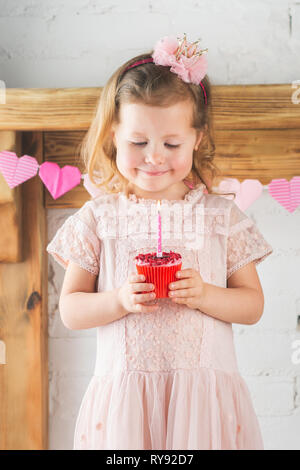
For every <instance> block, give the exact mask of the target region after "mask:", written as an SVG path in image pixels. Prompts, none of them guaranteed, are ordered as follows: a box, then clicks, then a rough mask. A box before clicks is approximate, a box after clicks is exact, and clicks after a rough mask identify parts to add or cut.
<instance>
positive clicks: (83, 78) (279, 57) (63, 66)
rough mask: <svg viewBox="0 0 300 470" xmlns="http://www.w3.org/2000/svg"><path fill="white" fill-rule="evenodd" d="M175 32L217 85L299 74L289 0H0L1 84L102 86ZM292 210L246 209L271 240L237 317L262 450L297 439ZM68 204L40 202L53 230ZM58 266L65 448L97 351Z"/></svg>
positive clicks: (296, 28)
mask: <svg viewBox="0 0 300 470" xmlns="http://www.w3.org/2000/svg"><path fill="white" fill-rule="evenodd" d="M129 25H130V26H129ZM112 31H114V32H116V34H115V35H114V36H113V35H112ZM183 32H186V33H187V34H188V38H190V39H193V40H196V39H198V38H199V37H201V38H202V42H201V44H202V47H208V50H209V51H208V52H209V54H208V62H209V76H210V77H211V79H212V82H213V83H214V84H216V85H217V84H256V83H260V84H262V83H269V84H272V83H292V81H295V80H299V79H300V76H299V70H300V67H299V65H300V59H299V46H300V4H299V2H296V1H295V2H293V1H287V0H263V1H261V0H253V1H251V2H249V1H241V0H227V1H225V0H216V1H214V2H211V1H209V0H202V1H201V0H199V1H196V0H194V1H193V0H185V1H184V2H177V1H174V0H173V1H172V0H165V1H161V0H160V1H158V0H153V1H147V0H139V1H138V0H135V1H127V2H124V1H121V0H116V1H104V0H103V1H96V0H90V1H89V0H51V1H50V0H44V1H43V2H41V1H40V0H0V80H3V81H4V82H5V84H6V87H7V88H13V87H22V88H23V87H24V88H26V87H28V88H36V87H41V88H48V87H49V88H51V87H86V86H103V85H104V83H105V82H106V80H107V79H108V77H109V76H110V74H111V73H112V72H113V71H114V70H115V68H116V67H117V66H119V65H120V64H121V63H122V62H123V61H125V60H128V59H129V58H130V57H132V56H133V55H136V54H138V53H141V52H143V51H147V50H149V49H150V48H152V47H153V45H154V43H155V41H156V40H157V39H158V38H160V37H161V36H164V35H167V34H182V33H183ZM291 90H292V88H291ZM299 106H300V105H299ZM299 210H300V209H299V208H298V209H297V210H296V211H295V212H294V214H289V213H288V212H287V211H285V210H284V209H283V208H281V207H280V206H279V205H278V204H277V203H276V202H275V201H274V200H272V198H271V197H270V196H269V194H268V193H267V191H264V193H263V195H262V197H261V198H260V199H259V200H258V201H256V202H255V203H254V204H253V205H252V206H251V207H250V208H249V209H248V210H247V211H246V213H247V214H248V215H250V216H251V217H253V219H254V220H255V222H256V223H257V225H258V227H259V229H260V230H261V232H262V233H263V234H264V235H265V237H266V239H267V240H268V241H269V242H270V244H271V245H272V246H273V247H274V254H273V256H272V257H270V259H267V260H265V261H264V262H263V263H262V265H259V266H258V268H257V269H258V273H259V275H260V279H261V283H262V286H263V289H264V294H265V309H264V315H263V317H262V318H261V320H260V321H259V322H258V323H257V324H256V325H252V326H246V325H234V336H235V344H236V349H237V356H238V361H239V366H240V371H241V374H242V375H243V377H244V378H245V380H246V381H247V384H248V385H249V389H250V392H251V396H252V397H253V403H254V407H255V409H256V411H257V414H258V418H259V421H260V424H261V427H262V432H263V438H264V443H265V448H266V449H298V450H299V449H300V398H299V397H300V365H299V364H298V365H296V364H293V363H292V361H291V354H292V351H293V350H292V342H293V340H295V339H299V338H300V331H299V330H296V317H297V314H298V315H300V289H299V267H300V263H299V261H300V236H299V235H300V234H299V230H300V229H299V227H300V213H299ZM73 212H74V211H73V210H64V211H59V210H49V211H48V217H49V221H48V223H49V234H48V236H49V240H50V239H51V238H52V236H53V235H54V233H55V232H56V230H57V228H58V227H59V226H60V225H61V224H62V222H63V220H64V219H65V218H66V217H67V216H68V215H70V214H72V213H73ZM63 275H64V271H63V269H62V268H61V267H60V266H59V265H57V264H56V263H55V262H54V261H52V259H50V260H49V361H50V363H49V381H50V383H49V387H50V410H49V412H50V430H49V433H50V441H49V448H50V449H71V448H72V444H73V432H74V425H75V419H76V416H77V412H78V410H79V406H80V402H81V399H82V397H83V394H84V392H85V389H86V387H87V385H88V382H89V379H90V377H91V375H92V372H93V367H94V363H95V353H96V338H95V330H93V329H91V330H81V331H71V330H68V329H67V328H65V327H64V325H63V324H62V322H61V319H60V316H59V311H58V296H59V292H60V288H61V285H62V281H63Z"/></svg>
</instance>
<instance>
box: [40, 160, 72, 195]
mask: <svg viewBox="0 0 300 470" xmlns="http://www.w3.org/2000/svg"><path fill="white" fill-rule="evenodd" d="M39 177H40V178H41V180H42V181H43V183H44V185H45V186H46V188H47V189H48V191H49V193H50V194H51V196H52V197H53V199H57V198H59V197H60V196H62V195H63V194H65V193H67V192H68V191H70V190H71V189H72V188H74V187H75V186H77V185H78V184H79V183H80V180H81V173H80V171H79V169H78V168H77V167H76V166H70V165H65V166H64V167H63V168H60V167H59V166H58V165H57V163H52V162H44V163H42V164H41V165H40V170H39Z"/></svg>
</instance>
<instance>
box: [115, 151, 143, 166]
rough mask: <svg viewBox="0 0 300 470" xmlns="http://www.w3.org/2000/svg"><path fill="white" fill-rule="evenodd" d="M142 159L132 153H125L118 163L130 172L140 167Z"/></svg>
mask: <svg viewBox="0 0 300 470" xmlns="http://www.w3.org/2000/svg"><path fill="white" fill-rule="evenodd" d="M140 161H141V159H140V158H138V157H137V156H136V155H134V153H133V152H132V153H131V152H123V153H120V154H119V155H118V158H117V163H118V165H120V167H122V168H124V169H125V168H126V169H128V170H130V169H133V168H136V167H138V166H139V164H140Z"/></svg>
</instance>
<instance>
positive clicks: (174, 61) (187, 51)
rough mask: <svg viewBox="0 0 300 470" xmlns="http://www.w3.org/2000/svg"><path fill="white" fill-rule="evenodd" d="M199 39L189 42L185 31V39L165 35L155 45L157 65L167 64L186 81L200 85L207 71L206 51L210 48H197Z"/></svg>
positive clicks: (153, 55)
mask: <svg viewBox="0 0 300 470" xmlns="http://www.w3.org/2000/svg"><path fill="white" fill-rule="evenodd" d="M200 40H201V39H198V41H195V42H193V43H189V42H188V41H187V39H186V33H184V36H183V39H180V38H177V39H175V37H173V36H165V37H164V38H162V39H160V40H159V41H158V42H157V43H156V45H155V47H154V52H153V54H152V57H153V59H154V62H155V64H156V65H167V66H169V67H171V69H170V70H171V72H174V73H176V74H177V75H178V76H179V77H180V78H181V79H182V80H183V81H184V82H186V83H194V84H195V85H199V84H200V82H201V80H202V79H203V78H204V77H205V75H206V71H207V59H206V55H205V53H206V52H207V50H208V49H199V50H198V49H197V47H198V43H199V41H200Z"/></svg>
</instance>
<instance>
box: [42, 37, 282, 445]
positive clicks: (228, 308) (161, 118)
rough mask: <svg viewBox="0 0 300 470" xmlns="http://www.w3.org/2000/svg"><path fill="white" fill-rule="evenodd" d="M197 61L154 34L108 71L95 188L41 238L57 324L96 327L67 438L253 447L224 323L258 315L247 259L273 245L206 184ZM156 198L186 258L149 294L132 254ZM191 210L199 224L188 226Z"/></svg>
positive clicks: (96, 123) (255, 430) (144, 246)
mask: <svg viewBox="0 0 300 470" xmlns="http://www.w3.org/2000/svg"><path fill="white" fill-rule="evenodd" d="M206 66H207V64H206V58H205V51H201V50H200V51H199V50H197V43H196V45H195V43H194V44H192V45H191V44H189V43H187V41H186V37H184V39H181V40H177V39H175V38H172V37H171V38H170V37H166V38H163V39H162V40H160V41H158V43H157V45H156V47H155V48H154V50H153V51H151V52H150V53H148V54H143V55H140V56H137V57H134V58H133V59H131V60H129V61H128V62H126V63H125V64H124V65H123V66H121V67H120V68H119V69H118V70H117V71H116V72H115V73H114V74H113V75H112V77H111V78H110V79H109V81H108V83H107V84H106V86H105V87H104V89H103V91H102V95H101V97H100V100H99V105H98V108H97V113H96V115H95V117H94V120H93V122H92V124H91V127H90V129H89V131H88V133H87V134H86V137H85V139H84V141H83V146H82V156H83V158H84V161H85V163H86V168H87V172H88V175H89V178H90V181H91V182H92V184H93V185H94V188H97V189H98V190H99V193H98V194H97V195H96V196H95V197H94V198H92V199H91V200H89V201H88V202H86V203H85V204H84V205H83V207H82V208H81V209H80V210H78V211H77V212H76V213H75V214H74V215H72V216H71V217H69V218H68V219H67V220H66V221H65V223H64V224H63V225H62V227H61V228H60V229H59V230H58V231H57V233H56V235H55V237H54V238H53V240H52V241H51V242H50V243H49V245H48V246H47V251H48V252H49V253H51V254H52V255H53V256H54V258H55V259H56V260H57V261H58V262H59V263H60V264H61V265H62V266H63V267H64V268H65V269H66V273H65V278H64V282H63V286H62V291H61V294H60V300H59V308H60V314H61V318H62V321H63V323H64V324H65V326H66V327H67V328H71V329H83V328H97V356H96V364H95V370H94V375H93V376H92V379H91V381H90V383H89V385H88V388H87V390H86V392H85V395H84V397H83V400H82V403H81V406H80V410H79V414H78V417H77V421H76V427H75V435H74V447H73V448H74V450H75V449H110V450H117V449H159V450H163V449H168V450H171V449H183V450H192V449H195V450H197V449H226V450H229V449H239V450H242V449H253V450H254V449H257V450H258V449H263V441H262V436H261V432H260V428H259V423H258V420H257V417H256V414H255V411H254V408H253V405H252V401H251V396H250V393H249V391H248V388H247V385H246V383H245V381H244V379H243V378H242V377H241V375H240V374H239V371H238V366H237V360H236V355H235V349H234V341H233V332H232V323H240V324H246V325H251V324H254V323H256V322H257V321H258V320H259V319H260V317H261V315H262V313H263V308H264V296H263V291H262V288H261V285H260V281H259V278H258V275H257V272H256V268H255V264H258V263H260V262H261V261H262V260H264V259H265V258H266V257H267V256H268V255H270V254H271V253H272V251H273V250H272V247H271V246H270V245H269V244H268V243H267V242H266V240H265V239H264V238H263V236H262V235H261V233H260V232H259V230H258V229H257V227H256V226H255V224H254V223H253V221H252V220H251V219H250V218H249V217H248V216H247V215H246V214H245V213H244V212H242V211H241V210H240V209H239V208H238V207H237V205H236V204H235V202H234V201H233V200H232V199H229V198H228V197H227V196H228V195H225V197H224V194H223V195H222V194H221V193H214V192H213V191H212V182H213V180H214V177H215V175H216V173H217V168H216V167H215V166H214V163H213V157H214V143H213V137H212V122H211V85H210V82H209V79H208V77H207V75H206ZM97 174H98V176H99V174H100V175H101V179H100V180H98V182H97V181H96V175H97ZM113 181H115V183H114V184H113ZM158 200H160V202H161V214H162V250H163V251H164V252H169V251H170V250H172V251H176V252H178V253H180V254H181V256H182V259H183V264H182V269H181V271H179V273H178V277H177V280H176V281H175V282H173V283H171V284H170V285H169V289H170V292H169V294H170V295H169V297H168V298H159V299H156V300H155V299H154V303H153V295H151V291H153V289H154V286H153V285H151V284H150V283H147V282H145V278H143V277H142V276H140V275H138V274H137V270H136V266H135V260H134V258H135V256H136V255H138V254H139V253H149V252H155V251H156V247H157V232H156V222H157V202H158ZM164 211H169V213H170V218H171V219H170V221H171V223H170V225H169V226H168V227H165V226H164V221H165V219H166V217H164ZM196 211H198V213H200V215H201V216H202V218H201V217H200V219H201V220H202V221H203V224H201V223H200V224H198V225H197V227H196V229H195V227H194V222H195V216H196ZM179 212H180V214H181V215H182V217H183V222H184V223H182V224H181V225H180V223H179V224H178V223H177V224H175V223H174V222H175V221H176V220H177V219H176V217H177V215H178V213H179ZM195 230H196V231H195ZM193 236H194V237H193ZM179 274H180V276H179Z"/></svg>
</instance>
